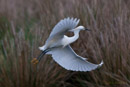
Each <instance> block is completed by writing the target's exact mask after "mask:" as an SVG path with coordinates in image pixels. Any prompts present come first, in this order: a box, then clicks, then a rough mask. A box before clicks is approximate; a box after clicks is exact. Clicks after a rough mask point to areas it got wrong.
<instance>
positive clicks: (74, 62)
mask: <svg viewBox="0 0 130 87" xmlns="http://www.w3.org/2000/svg"><path fill="white" fill-rule="evenodd" d="M78 23H79V19H76V18H75V19H74V18H65V19H63V20H61V21H60V22H59V23H58V24H57V25H56V26H55V27H54V28H53V30H52V32H51V34H50V36H49V38H48V39H47V41H46V43H45V45H44V46H42V47H40V50H42V51H45V52H44V53H47V54H51V55H52V57H53V59H54V60H55V61H56V62H57V63H58V64H59V65H61V66H62V67H63V68H65V69H67V70H72V71H91V70H94V69H96V68H98V67H100V66H102V64H103V61H102V62H101V63H100V64H93V63H90V62H88V61H87V60H86V58H83V57H81V56H79V55H77V54H76V53H75V52H74V51H73V49H72V48H71V47H70V45H69V44H71V43H73V42H74V41H76V40H77V39H78V38H79V32H80V30H85V28H84V27H83V26H79V27H76V26H77V25H78ZM69 31H71V32H74V36H72V37H68V36H66V35H64V34H65V33H66V32H69Z"/></svg>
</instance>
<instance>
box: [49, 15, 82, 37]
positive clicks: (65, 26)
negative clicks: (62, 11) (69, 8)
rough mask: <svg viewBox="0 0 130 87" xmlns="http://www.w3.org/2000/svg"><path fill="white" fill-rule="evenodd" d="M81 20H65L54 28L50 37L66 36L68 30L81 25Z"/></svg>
mask: <svg viewBox="0 0 130 87" xmlns="http://www.w3.org/2000/svg"><path fill="white" fill-rule="evenodd" d="M79 21H80V20H79V19H77V18H75V19H74V18H69V17H68V18H65V19H63V20H61V21H60V22H58V23H57V24H56V25H55V27H54V28H53V30H52V32H51V34H50V36H53V35H56V34H58V35H64V33H65V32H67V31H68V30H71V29H74V28H75V27H76V26H77V25H78V23H79Z"/></svg>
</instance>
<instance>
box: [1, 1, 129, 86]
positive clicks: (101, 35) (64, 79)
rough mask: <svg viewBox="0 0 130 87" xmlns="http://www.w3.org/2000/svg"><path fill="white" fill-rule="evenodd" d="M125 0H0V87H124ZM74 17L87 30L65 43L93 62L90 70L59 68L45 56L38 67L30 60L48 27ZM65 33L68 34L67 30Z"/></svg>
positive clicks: (126, 72)
mask: <svg viewBox="0 0 130 87" xmlns="http://www.w3.org/2000/svg"><path fill="white" fill-rule="evenodd" d="M129 4H130V1H129V0H106V1H104V0H56V1H54V0H37V1H36V0H28V1H26V0H12V1H11V2H10V1H9V0H7V1H5V0H1V1H0V87H61V86H64V87H86V86H89V87H117V86H118V87H127V86H130V34H129V33H130V29H129V28H130V15H129V14H130V6H129ZM65 17H76V18H79V19H80V24H79V25H83V26H85V27H87V28H89V29H91V32H83V31H81V32H80V39H78V40H77V41H76V42H75V43H73V44H72V45H71V46H72V47H73V49H74V50H75V51H76V53H77V54H79V55H82V56H83V57H88V58H89V61H91V62H93V63H100V61H101V60H103V61H104V64H103V66H102V67H101V68H99V69H97V70H94V71H91V72H72V71H67V70H65V69H63V68H61V67H60V66H59V65H58V64H56V63H55V62H54V61H53V60H52V58H51V56H49V55H46V56H44V58H43V59H42V60H41V62H40V63H39V65H38V66H32V65H31V62H30V61H31V59H32V58H34V57H37V56H38V55H39V53H40V51H39V49H38V47H39V46H42V45H43V44H44V42H45V40H46V39H47V37H48V36H49V34H50V32H51V30H52V28H53V27H54V25H55V24H56V23H57V22H58V21H60V20H61V19H62V18H65ZM69 35H70V34H69Z"/></svg>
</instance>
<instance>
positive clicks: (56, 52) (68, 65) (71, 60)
mask: <svg viewBox="0 0 130 87" xmlns="http://www.w3.org/2000/svg"><path fill="white" fill-rule="evenodd" d="M48 54H52V57H53V59H54V60H55V61H56V62H57V63H58V64H59V65H61V66H62V67H63V68H65V69H67V70H72V71H91V70H94V69H96V68H98V67H100V66H101V65H102V64H103V62H101V63H100V64H92V63H90V62H88V61H87V60H85V58H83V57H81V56H78V55H77V54H76V53H75V52H74V51H73V49H72V48H71V47H70V46H69V45H68V46H66V47H65V48H55V49H53V50H51V51H50V52H49V53H48Z"/></svg>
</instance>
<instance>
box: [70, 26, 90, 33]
mask: <svg viewBox="0 0 130 87" xmlns="http://www.w3.org/2000/svg"><path fill="white" fill-rule="evenodd" d="M76 30H87V31H90V30H89V29H87V28H85V27H84V26H78V27H76V28H75V29H72V30H70V31H72V32H74V31H76Z"/></svg>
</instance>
